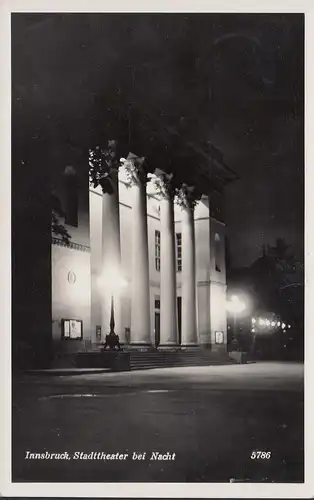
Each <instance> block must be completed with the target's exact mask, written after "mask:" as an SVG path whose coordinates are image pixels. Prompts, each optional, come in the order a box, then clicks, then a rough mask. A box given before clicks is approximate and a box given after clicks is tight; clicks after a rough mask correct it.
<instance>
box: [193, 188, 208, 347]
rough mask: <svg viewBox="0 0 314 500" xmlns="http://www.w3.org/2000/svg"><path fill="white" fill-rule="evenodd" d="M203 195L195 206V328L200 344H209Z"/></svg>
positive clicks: (206, 236)
mask: <svg viewBox="0 0 314 500" xmlns="http://www.w3.org/2000/svg"><path fill="white" fill-rule="evenodd" d="M207 201H208V200H207V198H206V197H204V198H203V199H202V200H201V202H200V203H198V204H197V206H196V207H195V212H194V220H195V252H196V255H195V260H196V287H197V288H196V290H197V330H198V341H199V343H200V344H203V345H209V344H210V308H209V301H210V298H209V290H210V214H209V208H208V204H207Z"/></svg>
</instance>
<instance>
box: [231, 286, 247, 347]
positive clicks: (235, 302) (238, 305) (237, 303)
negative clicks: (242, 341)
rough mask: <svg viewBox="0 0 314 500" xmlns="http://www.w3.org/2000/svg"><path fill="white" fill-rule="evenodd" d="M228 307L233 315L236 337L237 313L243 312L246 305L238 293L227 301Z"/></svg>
mask: <svg viewBox="0 0 314 500" xmlns="http://www.w3.org/2000/svg"><path fill="white" fill-rule="evenodd" d="M227 309H228V311H230V312H231V313H232V315H233V335H234V337H235V334H236V323H237V314H241V313H242V312H243V311H244V310H245V309H246V305H245V304H244V302H243V301H242V300H241V299H239V297H238V296H237V295H232V296H231V298H230V300H229V301H228V302H227Z"/></svg>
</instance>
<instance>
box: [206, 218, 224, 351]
mask: <svg viewBox="0 0 314 500" xmlns="http://www.w3.org/2000/svg"><path fill="white" fill-rule="evenodd" d="M210 255H211V258H210V275H211V277H210V293H209V301H210V329H211V344H212V345H213V346H215V345H216V343H215V339H216V332H223V343H224V344H226V343H227V312H226V290H227V286H226V259H225V225H224V224H223V223H222V222H219V221H217V220H216V219H214V218H211V220H210ZM216 347H217V348H218V346H217V345H216Z"/></svg>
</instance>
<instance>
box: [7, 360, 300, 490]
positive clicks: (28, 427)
mask: <svg viewBox="0 0 314 500" xmlns="http://www.w3.org/2000/svg"><path fill="white" fill-rule="evenodd" d="M12 422H13V447H12V452H13V469H12V480H13V481H32V482H37V481H39V482H64V481H69V482H80V481H83V482H106V481H108V482H119V481H127V482H130V481H160V482H167V481H171V482H185V481H188V482H193V481H195V482H196V481H201V482H229V481H230V479H232V478H234V479H238V480H241V481H247V480H249V481H258V482H260V481H263V482H303V365H302V364H297V363H256V364H249V365H229V366H210V367H199V368H197V367H193V368H191V367H189V368H170V369H169V368H167V369H158V370H149V371H143V372H132V373H130V372H125V373H104V374H96V375H76V376H65V377H62V376H55V377H37V376H28V377H26V376H25V377H23V378H20V379H18V380H15V381H14V384H13V419H12ZM46 451H48V452H49V453H63V452H67V453H68V457H69V459H66V460H54V459H42V460H30V459H26V458H25V456H26V454H27V452H30V453H45V452H46ZM253 451H261V452H269V453H270V455H271V456H270V458H260V459H251V455H252V452H253ZM75 452H80V453H81V452H82V453H86V454H90V453H91V452H97V453H98V452H105V453H106V454H117V453H121V454H125V455H128V457H127V458H126V459H125V460H103V459H100V460H85V459H78V460H74V456H75V455H74V454H75ZM134 452H136V453H137V454H141V453H145V452H146V455H145V459H144V460H132V456H133V453H134ZM152 452H160V453H162V454H166V453H167V452H168V455H167V456H168V457H169V456H170V455H171V457H174V454H175V458H174V460H171V459H170V460H150V458H151V455H152ZM81 456H84V455H81ZM94 456H95V455H94Z"/></svg>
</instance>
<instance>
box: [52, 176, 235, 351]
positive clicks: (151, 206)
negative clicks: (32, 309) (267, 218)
mask: <svg viewBox="0 0 314 500" xmlns="http://www.w3.org/2000/svg"><path fill="white" fill-rule="evenodd" d="M80 196H82V194H81V195H80ZM119 199H120V211H119V214H120V238H121V257H122V275H123V278H124V279H125V280H126V281H127V287H126V288H125V289H123V291H122V296H121V329H123V332H120V334H121V333H123V334H126V337H127V338H128V335H129V330H130V329H131V286H132V210H131V206H132V195H131V189H130V188H128V187H127V186H126V185H125V184H124V183H123V182H120V183H119ZM88 204H89V207H90V214H89V211H88V209H86V200H82V199H81V198H80V211H79V224H78V227H77V228H69V231H70V232H71V234H72V239H71V242H73V243H76V244H77V245H81V247H78V248H81V250H80V249H76V248H67V247H63V246H60V245H52V278H53V283H52V304H53V339H54V342H55V344H57V343H58V340H60V338H61V319H62V318H69V317H71V319H72V318H73V319H83V322H84V339H85V340H88V341H89V340H90V341H92V342H96V340H97V339H96V329H97V327H98V326H99V325H101V311H100V293H99V280H97V278H98V276H99V275H100V273H101V254H102V252H101V246H102V231H101V228H102V193H101V189H100V188H97V189H90V190H89V203H88ZM158 207H159V202H158V199H156V198H155V197H154V196H152V195H150V196H148V197H147V215H148V219H147V220H148V252H149V273H150V299H151V301H150V302H151V315H150V317H151V331H150V334H151V340H152V343H153V344H154V343H155V312H158V311H155V298H156V297H160V272H159V271H158V270H156V266H155V231H156V230H160V219H159V210H158ZM89 215H90V216H89ZM175 231H176V232H181V209H180V208H179V207H175ZM217 235H218V236H219V244H218V243H217V241H216V240H217ZM224 235H225V226H224V225H223V224H222V223H220V222H217V221H216V220H215V219H211V218H210V212H209V201H208V198H207V197H203V198H202V200H201V202H199V203H198V204H197V206H196V208H195V240H196V286H197V328H198V341H199V343H200V344H203V345H210V344H214V343H215V332H216V331H222V332H223V334H224V338H226V311H225V295H226V275H225V259H224ZM161 237H162V235H161ZM215 238H216V240H215ZM89 246H90V248H89ZM82 249H84V250H85V251H82ZM217 249H218V251H219V255H218V256H217ZM217 261H218V263H219V266H220V267H219V270H217V268H216V263H217ZM71 270H72V271H74V272H75V274H76V282H75V283H74V284H70V283H69V282H68V273H69V272H70V271H71ZM83 284H84V285H83ZM82 285H83V286H82ZM177 296H178V297H180V296H181V273H180V272H177ZM108 329H109V325H108ZM106 333H107V332H106ZM118 333H119V332H118ZM71 342H72V344H71V346H74V341H71Z"/></svg>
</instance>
